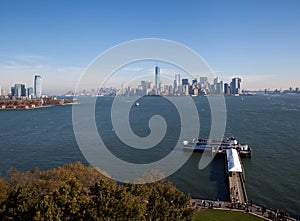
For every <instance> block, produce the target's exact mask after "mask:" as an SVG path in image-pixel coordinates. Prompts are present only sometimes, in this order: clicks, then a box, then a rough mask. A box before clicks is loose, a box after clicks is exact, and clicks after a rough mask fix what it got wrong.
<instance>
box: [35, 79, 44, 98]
mask: <svg viewBox="0 0 300 221" xmlns="http://www.w3.org/2000/svg"><path fill="white" fill-rule="evenodd" d="M34 96H35V97H36V98H40V97H42V78H41V76H40V75H35V76H34Z"/></svg>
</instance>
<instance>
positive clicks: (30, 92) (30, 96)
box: [27, 87, 34, 99]
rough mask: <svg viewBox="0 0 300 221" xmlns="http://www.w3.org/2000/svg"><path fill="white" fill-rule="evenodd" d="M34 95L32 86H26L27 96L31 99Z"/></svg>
mask: <svg viewBox="0 0 300 221" xmlns="http://www.w3.org/2000/svg"><path fill="white" fill-rule="evenodd" d="M33 96H34V91H33V88H32V87H29V88H27V97H28V98H30V99H32V98H33Z"/></svg>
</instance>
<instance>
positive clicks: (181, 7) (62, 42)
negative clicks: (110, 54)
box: [0, 0, 300, 94]
mask: <svg viewBox="0 0 300 221" xmlns="http://www.w3.org/2000/svg"><path fill="white" fill-rule="evenodd" d="M299 6H300V2H299V1H292V0H289V1H284V2H283V1H246V2H239V1H226V2H221V1H199V2H198V1H187V2H179V1H175V2H174V1H164V2H159V1H151V2H144V3H143V4H141V3H140V2H139V1H126V2H118V1H112V2H99V1H90V2H88V3H83V2H79V1H74V2H73V3H72V4H69V3H68V2H60V1H51V2H50V1H49V2H39V1H26V2H22V1H20V2H18V3H17V4H16V3H15V2H11V1H7V2H4V1H1V2H0V27H1V30H2V34H1V36H0V41H1V53H0V84H1V87H2V89H5V90H9V88H10V86H11V85H13V84H15V83H16V82H18V83H19V82H20V83H24V84H26V85H30V84H32V81H31V80H28V79H31V76H32V75H33V74H41V75H42V76H43V82H45V84H43V90H44V91H45V93H49V94H59V93H64V92H65V91H68V90H74V89H75V87H76V84H77V82H78V80H79V79H80V76H81V74H82V73H83V72H84V69H85V68H86V67H87V66H88V64H89V63H90V62H91V61H92V60H93V59H94V58H95V57H96V56H98V55H99V54H100V53H102V52H103V51H105V50H107V49H109V48H111V47H113V46H115V45H117V44H120V43H122V42H124V41H129V40H133V39H137V38H149V37H150V38H163V39H169V40H172V41H177V42H179V43H182V44H184V45H186V46H188V47H190V48H191V49H193V50H194V51H196V52H197V53H198V54H200V55H201V56H202V57H203V58H204V59H205V60H206V61H207V63H208V64H209V65H210V66H211V67H212V69H213V70H214V72H215V74H216V76H219V78H220V79H223V80H224V81H227V82H229V81H230V79H232V78H233V77H234V76H239V77H241V78H242V79H243V88H244V89H248V90H258V89H271V90H272V89H276V88H277V89H281V88H282V89H286V88H288V87H290V86H291V87H293V88H296V87H299V85H300V77H299V70H300V52H299V51H300V50H299V49H300V42H299V40H298V39H299V38H300V24H299V20H300V7H299ZM179 56H180V55H179ZM183 59H184V58H183ZM200 75H201V73H199V76H200Z"/></svg>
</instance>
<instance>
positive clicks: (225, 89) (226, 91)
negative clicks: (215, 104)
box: [224, 83, 230, 95]
mask: <svg viewBox="0 0 300 221" xmlns="http://www.w3.org/2000/svg"><path fill="white" fill-rule="evenodd" d="M224 94H225V95H229V94H230V86H229V84H227V83H225V84H224Z"/></svg>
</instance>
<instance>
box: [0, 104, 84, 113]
mask: <svg viewBox="0 0 300 221" xmlns="http://www.w3.org/2000/svg"><path fill="white" fill-rule="evenodd" d="M74 104H78V103H77V102H72V103H66V104H57V105H45V106H38V107H28V108H3V109H2V108H0V111H29V110H35V109H42V108H49V107H59V106H66V105H74Z"/></svg>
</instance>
